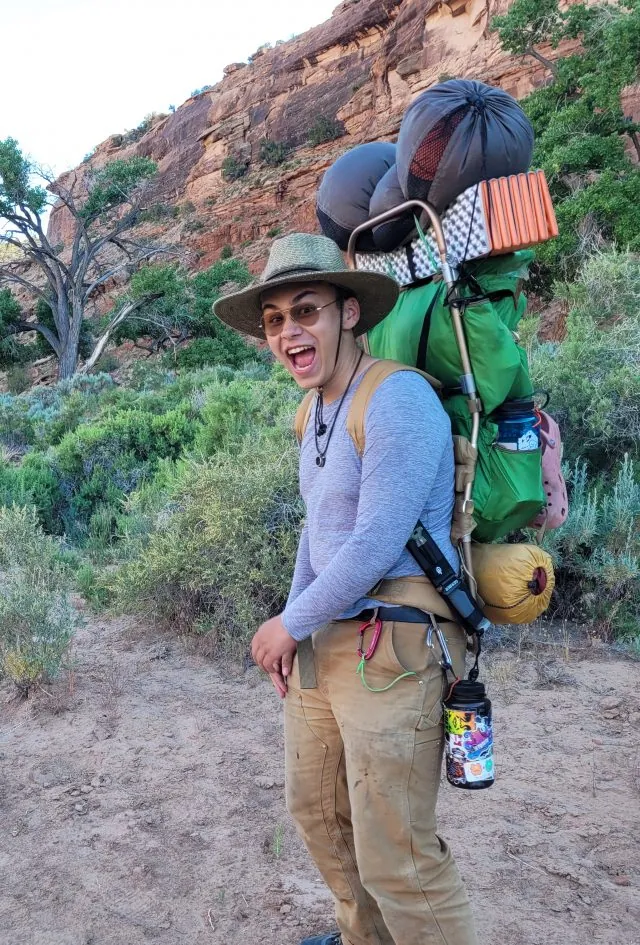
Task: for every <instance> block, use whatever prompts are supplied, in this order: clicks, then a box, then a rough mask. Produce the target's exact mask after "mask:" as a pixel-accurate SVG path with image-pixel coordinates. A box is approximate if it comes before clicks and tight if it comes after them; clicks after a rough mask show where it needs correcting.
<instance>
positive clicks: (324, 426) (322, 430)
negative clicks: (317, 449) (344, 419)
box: [318, 423, 327, 436]
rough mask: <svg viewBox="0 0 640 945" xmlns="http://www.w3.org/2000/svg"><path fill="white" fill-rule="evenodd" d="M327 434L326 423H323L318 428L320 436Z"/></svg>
mask: <svg viewBox="0 0 640 945" xmlns="http://www.w3.org/2000/svg"><path fill="white" fill-rule="evenodd" d="M326 432H327V425H326V423H321V424H320V426H319V427H318V436H324V435H325V433H326Z"/></svg>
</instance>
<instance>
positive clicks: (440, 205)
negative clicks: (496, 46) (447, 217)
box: [396, 79, 534, 213]
mask: <svg viewBox="0 0 640 945" xmlns="http://www.w3.org/2000/svg"><path fill="white" fill-rule="evenodd" d="M533 144H534V135H533V128H532V126H531V122H530V121H529V119H528V118H527V116H526V115H525V113H524V112H523V111H522V109H521V108H520V106H519V105H518V103H517V102H516V100H515V99H514V98H512V97H511V96H510V95H508V94H507V92H504V91H503V90H502V89H497V88H494V87H493V86H491V85H486V84H485V83H484V82H478V81H477V80H476V79H450V80H449V81H448V82H442V83H440V84H439V85H434V86H433V87H432V88H430V89H427V91H426V92H423V93H422V95H419V96H418V98H417V99H415V101H413V102H412V103H411V105H410V106H409V108H408V109H407V111H406V112H405V114H404V117H403V119H402V124H401V125H400V133H399V135H398V142H397V150H396V162H397V165H398V180H399V181H400V186H401V188H402V192H403V193H404V195H405V197H406V198H407V199H408V200H410V199H415V200H428V201H429V203H431V204H432V205H433V206H434V207H435V209H436V210H437V211H438V212H439V213H442V212H443V211H444V210H445V209H446V208H447V207H448V206H449V204H451V203H453V201H454V200H455V199H456V197H458V196H459V195H460V194H461V193H462V192H463V191H464V190H466V189H467V187H471V186H472V185H473V184H477V183H478V182H479V181H481V180H489V179H490V178H493V177H508V176H509V175H510V174H520V173H524V172H525V171H527V170H528V169H529V165H530V164H531V157H532V154H533Z"/></svg>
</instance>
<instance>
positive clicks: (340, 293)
mask: <svg viewBox="0 0 640 945" xmlns="http://www.w3.org/2000/svg"><path fill="white" fill-rule="evenodd" d="M333 287H334V289H335V290H336V300H337V301H338V302H340V303H342V304H344V302H346V301H347V299H357V298H358V296H357V295H356V294H355V292H354V291H353V289H346V288H345V287H344V286H341V285H334V286H333Z"/></svg>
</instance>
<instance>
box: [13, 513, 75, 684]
mask: <svg viewBox="0 0 640 945" xmlns="http://www.w3.org/2000/svg"><path fill="white" fill-rule="evenodd" d="M0 588H1V593H0V664H1V667H2V670H3V671H4V673H6V675H7V676H8V677H9V678H10V679H12V680H13V682H14V683H15V684H16V686H17V687H18V688H19V690H20V691H21V692H22V693H23V695H27V694H28V693H29V690H30V689H31V688H32V687H33V686H35V685H37V684H38V683H40V682H47V681H49V680H51V679H53V678H54V677H55V676H56V675H57V674H58V673H59V672H60V669H61V668H62V666H63V664H64V659H65V655H66V653H67V650H68V647H69V644H70V642H71V640H72V638H73V635H74V632H75V630H76V627H77V626H78V623H79V618H78V614H77V612H76V611H75V610H74V608H73V606H72V605H71V601H70V597H69V590H70V575H69V570H68V567H67V566H66V564H65V562H64V558H63V556H62V555H61V550H60V545H59V543H58V542H56V541H55V540H54V539H52V538H50V537H48V536H46V535H44V534H43V532H42V530H41V528H40V526H39V525H38V522H37V518H36V515H35V512H34V510H33V509H27V508H18V507H16V506H14V507H12V508H0Z"/></svg>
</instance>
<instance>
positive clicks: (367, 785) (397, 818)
mask: <svg viewBox="0 0 640 945" xmlns="http://www.w3.org/2000/svg"><path fill="white" fill-rule="evenodd" d="M397 296H398V287H397V285H396V284H395V282H394V281H393V280H392V279H390V278H388V277H386V276H383V275H379V274H374V273H371V272H359V271H355V272H354V271H351V270H349V269H348V268H347V267H346V265H345V263H344V260H343V258H342V255H341V253H340V251H339V249H338V247H337V246H336V245H335V244H334V243H333V242H332V241H331V240H329V239H327V238H326V237H324V236H312V235H309V234H303V233H296V234H292V235H290V236H286V237H284V238H282V239H279V240H276V241H275V242H274V244H273V246H272V250H271V254H270V256H269V261H268V263H267V267H266V269H265V271H264V273H263V275H262V277H261V280H260V283H259V284H258V285H256V286H253V287H250V288H248V289H245V290H243V291H242V292H239V293H235V294H234V295H231V296H227V297H226V298H223V299H220V300H219V301H218V302H217V303H216V305H215V312H216V314H217V315H218V316H219V317H220V318H221V319H222V320H223V321H225V322H227V323H228V324H229V325H231V326H232V327H234V328H238V329H240V330H242V331H244V332H248V333H249V334H253V335H255V336H257V337H265V336H266V339H267V342H268V344H269V348H270V349H271V351H272V352H273V354H274V356H275V357H276V358H277V359H278V361H280V362H281V363H282V364H283V365H284V366H285V368H286V369H287V370H288V371H289V372H290V374H291V375H292V376H293V377H294V378H295V380H296V381H297V383H298V384H299V385H300V387H302V388H303V389H305V390H307V391H313V390H315V391H316V394H315V398H314V401H313V403H312V405H311V410H310V412H309V419H308V423H307V425H306V429H305V430H304V435H303V437H302V442H301V454H300V485H301V492H302V496H303V499H304V501H305V505H306V511H307V519H306V524H305V527H304V529H303V532H302V536H301V539H300V545H299V548H298V554H297V559H296V566H295V572H294V577H293V583H292V587H291V591H290V594H289V598H288V601H287V605H286V607H285V609H284V611H283V613H281V614H279V615H278V616H276V617H273V618H271V619H270V620H267V621H266V623H264V624H263V625H262V626H261V627H260V628H259V630H258V631H257V633H256V634H255V636H254V639H253V643H252V652H253V656H254V659H255V660H256V662H257V663H258V665H259V666H261V667H262V668H263V669H264V670H265V671H266V672H267V673H269V675H270V677H271V679H272V681H273V684H274V686H275V687H276V689H277V691H278V693H279V694H280V696H281V697H282V698H283V699H284V700H285V752H286V785H287V787H286V792H287V806H288V808H289V811H290V813H291V815H292V816H293V818H294V820H295V821H296V824H297V827H298V831H299V833H300V834H301V836H302V838H303V840H304V842H305V844H306V846H307V848H308V850H309V852H310V854H311V856H312V857H313V859H314V860H315V863H316V865H317V867H318V869H319V870H320V872H321V874H322V876H323V878H324V879H325V881H326V883H327V885H328V886H329V888H330V889H331V892H332V893H333V896H334V900H335V906H336V917H337V922H338V926H339V932H329V933H325V934H320V935H316V936H312V937H311V938H307V939H305V940H304V943H303V945H340V943H342V945H368V943H376V945H427V943H430V945H436V943H437V945H476V942H477V939H476V936H475V932H474V930H473V922H472V918H471V913H470V909H469V904H468V901H467V897H466V893H465V891H464V888H463V886H462V882H461V879H460V876H459V874H458V872H457V869H456V867H455V864H454V862H453V859H452V856H451V852H450V850H449V848H448V846H447V845H446V843H445V842H444V841H443V840H441V839H440V838H439V837H438V836H437V834H436V824H435V802H436V795H437V790H438V785H439V781H440V766H441V756H442V739H443V735H442V698H443V690H444V685H445V677H444V673H443V670H442V668H441V665H440V659H441V656H442V654H441V653H440V651H439V649H438V647H437V645H436V644H435V639H436V638H435V637H432V636H431V631H430V629H429V628H430V627H431V626H432V624H431V620H432V618H430V616H429V614H428V613H427V611H430V610H432V607H431V606H430V605H429V602H430V601H432V600H433V595H436V597H437V594H436V592H435V590H434V589H433V587H431V586H427V584H428V582H426V579H425V578H424V575H423V574H422V572H421V571H420V569H419V568H418V567H417V565H416V564H415V562H414V560H413V559H412V558H411V556H410V555H409V553H408V551H407V550H406V548H405V544H406V542H407V540H408V539H409V537H410V535H411V532H412V530H413V528H414V526H415V524H416V522H417V520H418V519H420V520H421V521H422V522H423V523H424V524H425V526H426V527H427V529H428V530H429V532H430V533H431V535H432V537H433V538H434V539H435V540H436V542H437V543H438V545H439V546H440V547H441V549H442V551H443V552H444V553H445V555H446V556H447V558H448V559H449V560H450V562H451V564H452V565H453V566H454V567H455V568H456V569H457V567H458V561H457V557H456V552H455V550H454V548H453V547H452V545H451V542H450V537H449V531H450V525H451V515H452V508H453V480H454V465H453V452H452V442H451V430H450V426H449V421H448V418H447V415H446V413H445V411H444V410H443V408H442V406H441V405H440V403H439V401H438V399H437V397H436V395H435V393H434V391H433V390H432V388H431V387H430V386H429V384H428V383H427V382H426V380H425V379H424V378H423V377H421V376H420V375H419V374H417V373H415V372H411V371H399V372H397V373H394V374H392V375H391V376H389V377H387V378H386V379H385V380H384V381H383V382H382V383H381V384H380V385H379V387H378V388H377V389H376V390H375V391H374V393H373V395H372V396H371V398H370V402H369V404H368V406H367V409H366V417H365V437H366V439H365V445H364V450H363V453H362V456H360V455H359V453H358V451H357V450H356V448H355V445H354V442H353V439H352V437H351V436H350V433H349V431H348V429H347V417H348V416H349V408H350V405H351V403H352V400H353V397H354V396H355V395H356V393H357V391H358V388H359V386H360V385H361V384H363V381H364V379H365V378H366V375H367V372H368V371H369V370H371V368H372V367H373V366H374V365H375V363H376V362H375V361H374V359H373V358H371V357H369V355H367V354H365V353H364V352H363V351H362V349H361V348H360V347H359V346H358V344H357V341H356V337H357V335H359V334H362V333H363V332H365V331H367V330H369V329H370V328H372V327H373V325H375V324H377V322H379V321H380V320H381V319H382V318H384V316H385V315H386V314H387V313H388V312H389V310H390V309H391V308H392V307H393V305H394V303H395V301H396V299H397ZM383 579H384V587H385V588H387V589H389V588H394V587H400V586H402V588H403V593H404V596H403V597H400V598H398V599H396V600H393V595H391V597H390V596H389V593H388V592H387V593H385V594H382V593H381V588H382V587H383V585H381V584H380V582H381V581H382V580H383ZM403 582H404V583H403ZM408 582H414V583H413V584H411V583H408ZM407 587H408V588H409V592H410V593H409V594H408V597H407V593H405V592H406V591H407ZM374 588H375V590H374ZM391 602H392V603H394V604H395V605H396V606H388V605H387V604H388V603H391ZM403 604H408V605H410V606H402V605H403ZM377 608H380V609H379V610H377ZM376 614H377V615H378V616H379V617H380V618H382V625H381V631H380V636H379V638H377V633H376V622H375V615H376ZM440 626H441V628H442V629H443V630H444V633H445V637H446V639H447V643H448V645H449V649H450V651H451V654H452V659H453V664H454V668H455V670H456V673H457V675H462V671H463V666H464V652H465V634H464V632H463V631H462V630H461V629H460V628H459V627H458V626H457V625H456V624H454V623H451V622H449V623H446V624H441V625H440ZM361 628H362V633H360V630H361ZM378 629H379V625H378ZM310 637H312V639H313V664H312V676H315V679H312V680H311V682H309V680H306V681H304V680H302V681H301V666H300V664H301V662H302V657H303V652H305V653H307V656H308V655H309V652H308V641H309V638H310ZM376 639H377V643H376ZM303 641H307V642H303ZM359 643H360V647H361V650H362V653H363V654H365V655H366V656H367V657H369V658H368V659H367V658H365V655H363V656H362V659H360V660H359V659H358V655H357V651H358V646H359ZM298 644H300V653H299V655H298V656H296V650H297V647H298ZM302 672H303V675H307V673H306V671H305V670H304V668H302ZM314 684H315V687H314Z"/></svg>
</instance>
